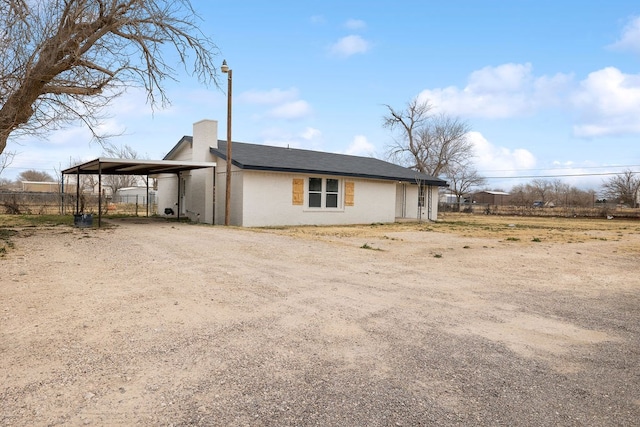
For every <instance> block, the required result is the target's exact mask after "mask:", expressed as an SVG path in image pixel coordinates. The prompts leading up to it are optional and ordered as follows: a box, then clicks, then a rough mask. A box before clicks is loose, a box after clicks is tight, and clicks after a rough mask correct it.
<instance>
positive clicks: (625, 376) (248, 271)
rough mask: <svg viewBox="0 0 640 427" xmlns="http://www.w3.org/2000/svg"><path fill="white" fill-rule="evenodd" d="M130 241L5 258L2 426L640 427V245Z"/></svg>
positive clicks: (23, 243) (120, 231)
mask: <svg viewBox="0 0 640 427" xmlns="http://www.w3.org/2000/svg"><path fill="white" fill-rule="evenodd" d="M112 224H113V226H112V227H107V228H104V229H100V230H97V229H76V228H67V227H50V228H35V229H24V230H21V231H20V232H19V233H18V235H17V237H15V238H14V242H15V247H14V248H13V249H12V250H10V251H9V252H8V253H7V254H6V255H5V256H4V257H2V258H0V271H2V275H1V278H0V319H1V323H0V425H6V426H51V425H100V426H102V425H127V426H128V425H143V426H158V425H163V426H187V425H195V426H420V425H424V426H431V425H434V426H457V425H464V426H474V425H478V426H485V425H492V426H559V425H561V426H634V425H640V421H639V420H640V363H639V362H640V357H639V356H640V279H639V276H638V260H639V259H640V232H639V231H638V229H637V227H636V228H635V229H633V228H632V229H631V231H630V230H629V229H626V230H623V231H620V232H618V233H617V234H616V236H617V237H616V238H615V239H606V240H605V239H597V238H586V239H584V241H575V242H573V243H567V242H560V243H558V242H549V243H545V242H544V241H542V242H539V243H535V242H532V241H530V240H529V241H526V240H520V241H515V240H514V241H506V240H498V239H496V238H487V237H482V238H477V237H463V236H461V235H459V234H458V235H456V234H451V233H443V232H438V225H437V224H436V225H433V226H431V227H429V228H428V229H429V230H432V231H425V230H426V229H425V228H420V227H414V228H413V229H412V228H410V227H409V228H406V229H404V228H402V229H401V228H394V227H389V228H386V227H384V226H382V227H371V229H366V228H362V230H363V231H361V232H360V233H341V232H340V231H339V229H333V230H332V229H328V231H327V232H326V233H324V234H323V233H318V232H317V230H318V229H314V228H310V229H301V230H300V231H298V232H295V233H294V232H291V230H245V229H236V228H223V227H210V226H198V225H189V224H178V223H171V222H165V221H162V220H118V221H113V222H112ZM309 230H311V231H314V232H313V233H311V232H310V231H309Z"/></svg>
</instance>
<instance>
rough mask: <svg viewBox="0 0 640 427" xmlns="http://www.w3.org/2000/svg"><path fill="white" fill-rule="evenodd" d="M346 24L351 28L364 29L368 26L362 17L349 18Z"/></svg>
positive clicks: (346, 26)
mask: <svg viewBox="0 0 640 427" xmlns="http://www.w3.org/2000/svg"><path fill="white" fill-rule="evenodd" d="M344 26H345V28H347V29H349V30H362V29H364V28H366V27H367V24H366V23H365V22H364V21H362V20H360V19H349V20H347V22H345V23H344Z"/></svg>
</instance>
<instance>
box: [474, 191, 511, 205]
mask: <svg viewBox="0 0 640 427" xmlns="http://www.w3.org/2000/svg"><path fill="white" fill-rule="evenodd" d="M473 201H474V203H482V204H489V205H508V204H510V203H511V194H509V193H505V192H504V191H479V192H477V193H475V194H474V195H473Z"/></svg>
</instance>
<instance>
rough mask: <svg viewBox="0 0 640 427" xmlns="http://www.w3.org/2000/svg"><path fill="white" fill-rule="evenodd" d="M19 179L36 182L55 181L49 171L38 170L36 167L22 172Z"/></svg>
mask: <svg viewBox="0 0 640 427" xmlns="http://www.w3.org/2000/svg"><path fill="white" fill-rule="evenodd" d="M17 180H18V181H36V182H55V179H53V177H52V176H51V175H49V174H48V173H47V172H43V171H37V170H35V169H29V170H26V171H22V172H20V174H19V175H18V178H17Z"/></svg>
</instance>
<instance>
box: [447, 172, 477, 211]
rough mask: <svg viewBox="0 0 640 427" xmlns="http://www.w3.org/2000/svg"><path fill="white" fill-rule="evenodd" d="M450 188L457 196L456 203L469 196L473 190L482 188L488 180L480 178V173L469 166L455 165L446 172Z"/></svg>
mask: <svg viewBox="0 0 640 427" xmlns="http://www.w3.org/2000/svg"><path fill="white" fill-rule="evenodd" d="M446 176H447V180H448V181H449V188H450V190H451V192H452V193H453V194H455V196H456V201H457V202H458V203H460V199H461V198H462V196H464V195H465V194H468V193H469V192H470V190H471V189H472V188H475V187H480V186H482V185H485V184H486V183H487V180H486V178H484V177H483V176H480V174H478V171H477V170H476V169H475V168H474V167H473V166H472V165H469V164H455V165H452V166H449V168H447V172H446Z"/></svg>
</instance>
